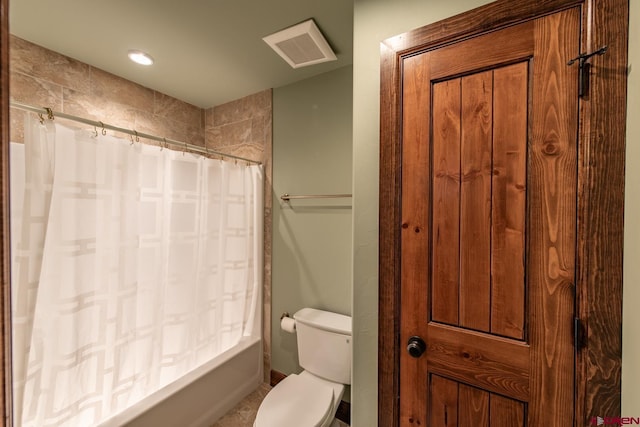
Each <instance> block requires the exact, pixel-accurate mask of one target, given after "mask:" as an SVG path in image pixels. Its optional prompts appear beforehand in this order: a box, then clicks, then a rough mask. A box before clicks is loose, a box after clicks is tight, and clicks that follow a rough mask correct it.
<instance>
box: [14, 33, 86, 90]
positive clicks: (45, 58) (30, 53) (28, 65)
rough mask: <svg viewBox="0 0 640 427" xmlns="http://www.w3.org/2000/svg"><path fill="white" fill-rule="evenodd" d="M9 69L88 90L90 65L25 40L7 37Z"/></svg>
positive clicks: (62, 84)
mask: <svg viewBox="0 0 640 427" xmlns="http://www.w3.org/2000/svg"><path fill="white" fill-rule="evenodd" d="M9 43H10V45H9V54H10V64H11V69H12V70H13V71H16V72H20V73H23V74H27V75H31V76H37V77H38V78H39V79H40V80H45V81H48V82H52V83H57V84H59V85H61V86H67V87H75V88H76V89H77V90H81V91H83V92H88V91H89V85H90V83H89V82H90V77H89V76H90V71H89V70H90V66H89V65H87V64H84V63H82V62H80V61H76V60H75V59H72V58H69V57H67V56H64V55H61V54H59V53H56V52H53V51H51V50H48V49H45V48H43V47H40V46H38V45H35V44H33V43H30V42H28V41H26V40H22V39H20V38H18V37H15V36H11V37H10V39H9Z"/></svg>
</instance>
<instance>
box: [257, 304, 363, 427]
mask: <svg viewBox="0 0 640 427" xmlns="http://www.w3.org/2000/svg"><path fill="white" fill-rule="evenodd" d="M293 318H294V320H295V325H296V329H295V330H296V335H297V338H298V359H299V362H300V366H301V367H302V368H303V369H304V370H303V371H302V372H301V373H300V374H291V375H289V376H288V377H286V378H285V379H284V380H282V381H281V382H280V383H278V384H277V385H276V386H275V387H274V388H273V389H271V391H270V392H269V393H268V394H267V396H266V397H265V399H264V400H263V401H262V403H261V404H260V407H259V408H258V413H257V415H256V420H255V422H254V424H253V425H254V427H329V426H332V427H333V426H335V425H337V422H336V421H335V414H336V410H337V409H338V405H339V404H340V401H341V399H342V395H343V393H344V390H345V385H347V384H351V317H349V316H345V315H342V314H337V313H332V312H328V311H323V310H316V309H312V308H303V309H302V310H300V311H298V312H297V313H296V314H294V316H293Z"/></svg>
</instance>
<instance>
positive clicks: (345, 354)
mask: <svg viewBox="0 0 640 427" xmlns="http://www.w3.org/2000/svg"><path fill="white" fill-rule="evenodd" d="M293 318H294V319H295V321H296V335H297V336H298V359H299V362H300V366H302V368H304V369H305V370H306V371H308V372H311V373H312V374H314V375H316V376H318V377H321V378H324V379H326V380H329V381H333V382H337V383H341V384H351V317H349V316H345V315H342V314H338V313H332V312H330V311H323V310H316V309H314V308H303V309H302V310H300V311H298V312H297V313H296V314H294V315H293Z"/></svg>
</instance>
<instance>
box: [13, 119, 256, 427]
mask: <svg viewBox="0 0 640 427" xmlns="http://www.w3.org/2000/svg"><path fill="white" fill-rule="evenodd" d="M29 120H30V123H27V124H26V125H25V144H24V154H23V158H24V161H23V163H22V164H23V165H24V166H25V169H24V171H23V172H21V171H20V166H19V165H20V157H21V154H20V151H19V150H16V151H15V153H12V159H11V161H12V163H11V169H12V176H11V183H12V218H11V220H12V233H13V234H12V236H13V237H12V250H13V258H14V261H13V269H12V299H13V301H12V307H13V308H12V310H13V313H12V315H13V327H14V329H13V361H14V371H13V372H14V399H15V403H14V412H15V419H16V420H17V425H18V426H25V427H26V426H37V427H45V426H82V427H85V426H94V425H97V424H99V422H100V421H101V420H104V419H106V418H108V417H110V416H113V415H114V414H116V413H118V412H121V411H122V410H123V409H125V408H127V407H129V406H131V405H133V404H134V403H136V402H138V401H139V400H141V399H143V398H144V397H145V396H147V395H149V394H151V393H153V392H154V391H156V390H158V389H160V388H161V387H163V386H165V385H167V384H169V383H170V382H172V381H174V380H176V379H177V378H179V377H180V376H181V375H183V374H185V373H186V372H188V371H190V370H192V369H194V368H196V367H197V366H199V365H201V364H202V363H204V362H206V361H208V360H210V359H211V358H213V357H215V356H216V355H218V354H220V353H221V352H223V351H224V350H226V349H228V348H230V347H232V346H233V345H234V344H236V343H237V342H238V341H239V340H240V339H241V338H242V337H243V336H246V335H251V334H252V333H253V332H255V333H256V334H259V333H260V332H259V331H252V330H251V327H252V325H254V320H255V319H254V318H253V316H254V312H255V310H254V308H255V307H256V304H258V303H259V299H260V289H261V284H262V186H263V181H262V180H263V177H262V167H261V166H247V165H245V164H237V165H236V164H234V163H233V162H223V161H220V160H211V159H206V158H204V157H201V156H196V155H192V154H189V153H182V152H175V151H171V150H167V149H164V150H161V149H160V148H159V147H154V146H150V145H143V144H140V143H134V144H132V143H131V142H130V141H128V140H124V139H119V138H115V137H110V136H102V135H94V134H93V133H92V132H87V131H78V130H73V129H71V128H68V127H65V126H62V125H60V124H54V123H51V122H48V123H47V124H46V125H42V124H41V123H39V121H38V120H37V119H34V118H30V119H29ZM21 175H22V176H23V178H22V179H23V181H22V182H24V189H23V190H21V189H20V182H21ZM14 181H15V182H14Z"/></svg>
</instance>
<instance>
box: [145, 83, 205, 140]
mask: <svg viewBox="0 0 640 427" xmlns="http://www.w3.org/2000/svg"><path fill="white" fill-rule="evenodd" d="M153 113H154V114H156V115H158V116H160V117H165V118H167V119H171V120H176V121H180V122H183V123H186V124H187V125H189V126H190V127H193V128H198V129H200V132H202V128H203V125H202V109H201V108H198V107H196V106H195V105H191V104H188V103H186V102H183V101H180V100H179V99H176V98H173V97H171V96H168V95H164V94H162V93H160V92H155V102H154V109H153Z"/></svg>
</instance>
